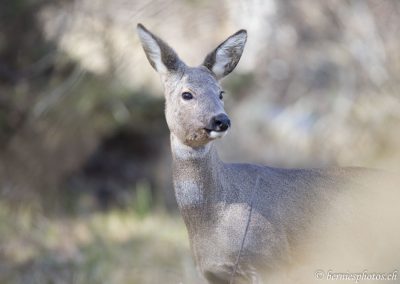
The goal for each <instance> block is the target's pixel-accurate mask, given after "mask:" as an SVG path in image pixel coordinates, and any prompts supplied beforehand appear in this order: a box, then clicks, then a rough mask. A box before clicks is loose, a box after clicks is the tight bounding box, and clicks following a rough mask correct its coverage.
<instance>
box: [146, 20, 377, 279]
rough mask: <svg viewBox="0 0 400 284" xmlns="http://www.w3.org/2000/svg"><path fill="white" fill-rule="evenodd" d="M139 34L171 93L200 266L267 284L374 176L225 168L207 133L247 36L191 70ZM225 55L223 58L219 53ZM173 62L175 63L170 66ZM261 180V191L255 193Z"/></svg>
mask: <svg viewBox="0 0 400 284" xmlns="http://www.w3.org/2000/svg"><path fill="white" fill-rule="evenodd" d="M138 31H139V35H140V38H141V41H142V44H143V47H144V50H145V52H146V55H147V57H148V59H149V61H150V63H151V65H152V66H153V67H154V68H155V69H156V70H157V71H159V72H160V75H161V79H162V82H163V85H164V89H165V99H166V110H165V114H166V120H167V123H168V126H169V129H170V131H171V148H172V155H173V175H174V187H175V194H176V198H177V202H178V205H179V208H180V211H181V214H182V216H183V219H184V221H185V224H186V227H187V230H188V234H189V239H190V245H191V250H192V252H193V255H194V259H195V262H196V265H197V267H198V269H199V271H200V272H201V273H202V275H204V277H205V278H206V279H207V280H208V281H209V282H210V283H230V281H231V280H232V274H233V271H234V270H235V269H236V268H237V269H236V273H235V275H233V277H234V279H233V280H234V281H235V283H242V282H243V283H261V282H262V275H264V274H265V273H266V275H268V271H273V270H275V269H277V268H278V267H279V266H280V265H281V264H282V263H290V262H291V261H293V251H294V250H295V249H296V247H298V245H299V244H301V243H302V242H303V241H304V238H305V236H306V235H307V234H306V233H307V231H308V230H309V227H310V226H312V224H317V223H318V218H320V216H321V215H323V212H324V210H325V211H326V210H327V209H328V208H329V207H330V206H331V204H332V203H333V201H334V200H335V199H336V198H337V197H338V196H340V194H341V192H342V191H343V190H344V188H345V187H346V186H345V185H348V184H353V183H354V184H355V185H357V186H360V184H358V183H357V180H358V179H359V178H360V177H361V175H363V174H364V173H366V172H367V173H371V174H372V173H374V172H373V171H368V170H364V169H357V168H347V169H342V168H338V169H329V170H324V169H279V168H272V167H266V166H258V165H251V164H227V163H224V162H222V161H221V160H220V159H219V157H218V154H217V151H216V149H215V148H214V145H213V140H214V139H215V138H214V137H210V133H208V132H207V131H206V130H205V127H206V125H207V124H208V123H209V121H210V119H212V117H215V116H216V115H218V114H220V113H223V114H225V111H224V108H223V103H222V101H220V100H219V98H218V96H219V93H220V91H221V90H222V89H221V86H220V84H219V82H218V81H217V78H218V79H219V78H222V77H224V76H225V75H227V74H229V73H230V72H231V71H232V70H233V68H234V67H235V66H236V65H237V63H238V61H239V59H240V56H241V54H242V51H243V48H244V44H245V42H246V36H247V35H246V32H245V31H243V30H242V31H239V32H238V33H236V34H234V35H232V36H231V37H230V38H228V39H232V38H233V40H231V41H229V42H228V43H227V41H225V42H223V43H222V44H221V45H219V46H218V47H217V48H216V49H215V50H214V51H213V52H211V53H210V54H209V55H208V56H207V58H206V59H205V61H204V63H203V65H201V66H199V67H188V66H186V65H185V64H184V63H183V62H182V61H181V60H180V59H179V58H178V57H177V56H176V54H175V52H173V50H172V48H170V47H168V46H167V45H166V44H165V43H164V42H163V41H161V40H160V39H159V38H157V37H156V36H154V35H152V34H151V33H150V32H149V31H148V30H146V29H145V28H144V27H143V26H141V25H140V26H138ZM143 33H149V34H150V35H151V38H153V39H155V40H156V43H157V44H159V45H160V46H161V48H160V52H161V53H162V54H161V58H162V62H163V63H164V64H165V66H161V68H160V62H158V63H157V62H156V63H155V62H153V60H158V57H157V54H155V55H154V54H153V55H150V56H149V54H148V53H149V50H150V49H152V48H153V49H156V50H158V49H157V48H156V47H155V46H154V44H155V43H154V42H152V41H151V38H149V37H147V36H146V34H143ZM230 45H231V46H230ZM221 48H225V50H224V52H222V53H221V52H220V53H218V52H219V50H220V49H221ZM171 50H172V51H171ZM152 52H153V53H154V52H155V51H154V50H153V51H152ZM164 52H165V54H164ZM173 56H176V57H175V58H171V57H173ZM165 58H168V60H165ZM218 60H219V61H221V62H222V63H221V62H218ZM170 62H174V63H173V64H172V67H171V66H170V65H171V64H170ZM217 64H220V65H219V66H217ZM157 66H158V67H157ZM177 66H178V70H177V69H176V67H177ZM164 67H165V68H166V69H167V71H165V68H164ZM185 91H190V92H191V93H193V95H194V99H193V100H191V101H184V100H183V99H182V98H181V94H182V92H185ZM218 135H219V134H218ZM218 137H219V136H218ZM257 179H258V180H259V184H258V185H257V186H255V183H256V180H257ZM250 205H251V206H250ZM251 208H252V209H251ZM250 210H251V218H250V219H249V217H250V214H249V213H250ZM246 227H248V231H247V233H246V234H245V235H244V232H245V229H246ZM244 236H245V239H243V237H244ZM242 245H243V250H242V251H241V252H240V259H239V260H238V254H239V251H240V248H241V246H242ZM237 261H238V263H237V267H236V268H235V263H236V262H237Z"/></svg>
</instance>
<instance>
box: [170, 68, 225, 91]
mask: <svg viewBox="0 0 400 284" xmlns="http://www.w3.org/2000/svg"><path fill="white" fill-rule="evenodd" d="M168 81H169V82H168V84H167V86H168V87H169V88H172V90H171V91H177V92H184V91H189V92H193V93H194V95H203V94H209V93H213V94H215V93H218V92H219V91H220V89H221V87H220V85H219V83H218V81H217V80H216V79H215V77H214V76H213V75H212V74H211V73H210V71H208V69H206V68H205V67H187V68H185V71H184V72H183V73H182V74H181V76H174V77H171V78H170V80H168Z"/></svg>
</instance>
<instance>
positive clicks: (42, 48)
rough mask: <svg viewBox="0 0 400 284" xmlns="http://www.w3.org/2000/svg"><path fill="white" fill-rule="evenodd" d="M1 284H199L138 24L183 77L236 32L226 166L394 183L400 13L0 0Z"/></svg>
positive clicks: (304, 5)
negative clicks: (389, 176) (179, 64)
mask: <svg viewBox="0 0 400 284" xmlns="http://www.w3.org/2000/svg"><path fill="white" fill-rule="evenodd" d="M0 7H1V8H0V283H198V282H199V280H198V278H197V274H196V271H195V268H194V264H193V261H192V258H191V255H190V251H189V245H188V241H187V235H186V230H185V227H184V225H183V222H182V221H181V218H180V216H179V213H178V212H177V209H176V204H175V199H174V193H173V189H172V181H171V166H170V165H171V158H170V149H169V132H168V129H167V126H166V123H165V120H164V114H163V110H164V100H163V95H162V89H161V84H160V82H159V77H158V75H157V74H156V72H154V70H153V69H152V68H151V66H150V64H148V62H147V60H146V58H145V55H144V52H143V50H142V48H141V46H140V45H139V40H138V38H137V36H136V24H137V23H138V22H141V23H143V24H144V25H145V26H146V27H148V28H149V29H150V30H151V31H153V32H154V33H156V34H158V35H160V36H161V37H162V38H164V39H165V40H166V41H167V42H168V43H169V44H170V45H171V46H172V47H174V48H175V49H176V51H177V52H178V54H179V55H180V57H181V58H182V59H183V60H185V61H186V63H188V64H189V65H198V64H200V63H201V62H202V61H203V59H204V57H205V55H206V54H207V53H208V52H210V51H211V50H212V49H213V48H215V47H216V46H217V45H218V44H219V43H220V42H221V41H222V40H224V39H225V38H226V37H227V36H229V35H230V34H232V33H234V32H236V31H237V30H239V29H241V28H245V29H247V30H248V33H249V39H248V44H247V46H246V48H245V51H244V54H243V56H242V59H241V61H240V63H239V65H238V67H237V69H236V70H235V72H234V73H233V74H232V75H230V76H229V77H228V78H226V79H225V80H224V81H223V86H224V88H225V90H226V96H225V107H226V111H227V112H228V114H229V115H230V117H231V120H232V121H233V128H232V131H231V132H230V133H229V134H228V135H227V136H226V137H225V138H224V139H223V140H222V141H218V142H217V144H218V147H219V152H220V156H221V157H222V158H223V159H224V160H225V161H228V162H233V161H251V162H256V163H262V164H268V165H270V166H279V167H327V166H366V167H374V168H382V169H386V170H389V171H393V172H399V171H400V163H399V161H400V150H399V149H400V148H399V147H400V96H399V93H398V89H399V87H400V80H399V79H400V38H399V33H400V2H398V1H396V0H382V1H372V0H371V1H367V0H348V1H342V0H341V1H339V0H337V1H335V0H331V1H312V0H302V1H290V0H285V1H282V0H246V1H245V0H242V1H229V0H220V1H211V0H209V1H200V0H175V1H171V0H166V1H162V0H149V1H137V0H114V1H107V0H75V1H69V0H51V1H49V0H8V1H7V0H5V1H4V0H3V1H2V2H1V6H0Z"/></svg>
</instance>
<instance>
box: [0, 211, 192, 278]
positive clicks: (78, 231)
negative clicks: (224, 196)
mask: <svg viewBox="0 0 400 284" xmlns="http://www.w3.org/2000/svg"><path fill="white" fill-rule="evenodd" d="M16 211H18V212H16ZM196 282H198V279H197V274H196V271H195V268H194V264H193V261H192V258H191V255H190V251H189V245H188V241H187V237H186V231H185V228H184V225H183V223H182V222H181V220H180V218H179V217H178V216H176V217H173V216H169V215H165V214H160V213H158V214H152V215H148V216H146V217H144V218H143V219H141V218H139V217H138V216H137V215H136V214H135V213H134V212H129V211H117V210H114V211H111V212H109V213H93V214H90V215H87V216H85V217H82V216H80V217H68V218H51V219H49V218H45V217H43V215H41V214H40V213H38V212H37V210H33V209H28V208H26V207H25V208H24V209H23V210H15V209H13V210H11V209H10V208H9V207H8V206H7V205H5V204H0V283H40V284H42V283H57V284H59V283H87V284H90V283H107V284H111V283H196Z"/></svg>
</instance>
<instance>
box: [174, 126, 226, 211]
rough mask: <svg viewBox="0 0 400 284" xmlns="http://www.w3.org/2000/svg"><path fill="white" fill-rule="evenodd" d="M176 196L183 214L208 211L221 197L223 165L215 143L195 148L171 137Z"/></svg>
mask: <svg viewBox="0 0 400 284" xmlns="http://www.w3.org/2000/svg"><path fill="white" fill-rule="evenodd" d="M171 148H172V156H173V174H174V187H175V195H176V199H177V202H178V205H179V207H180V209H181V211H182V210H183V209H185V208H196V207H200V208H204V206H206V205H207V204H211V203H212V202H213V200H214V199H215V198H216V195H217V194H218V190H219V188H220V182H219V180H220V178H219V175H220V173H221V169H222V165H223V163H222V162H221V160H220V159H219V157H218V153H217V151H216V149H215V147H214V145H213V143H212V142H211V143H208V144H207V145H205V146H202V147H198V148H192V147H189V146H187V145H185V144H183V143H181V142H180V141H179V139H178V138H177V137H176V136H174V135H173V134H171Z"/></svg>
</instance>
